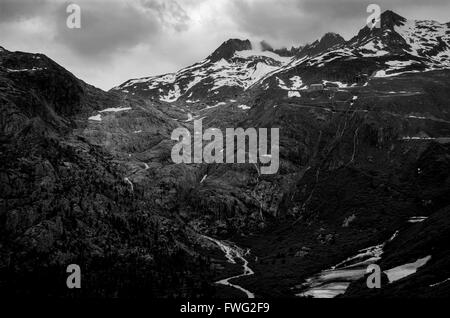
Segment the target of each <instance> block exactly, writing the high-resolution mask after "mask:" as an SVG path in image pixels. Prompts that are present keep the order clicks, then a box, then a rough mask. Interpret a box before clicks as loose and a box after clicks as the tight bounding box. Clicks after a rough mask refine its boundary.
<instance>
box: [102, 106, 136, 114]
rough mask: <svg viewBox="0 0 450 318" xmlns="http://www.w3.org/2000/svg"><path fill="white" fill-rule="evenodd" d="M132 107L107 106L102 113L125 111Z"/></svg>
mask: <svg viewBox="0 0 450 318" xmlns="http://www.w3.org/2000/svg"><path fill="white" fill-rule="evenodd" d="M131 109H132V108H131V107H124V108H120V107H119V108H106V109H104V110H101V111H100V113H118V112H124V111H128V110H131Z"/></svg>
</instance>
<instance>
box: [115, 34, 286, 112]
mask: <svg viewBox="0 0 450 318" xmlns="http://www.w3.org/2000/svg"><path fill="white" fill-rule="evenodd" d="M291 59H292V58H291V57H283V56H280V55H278V54H277V53H274V52H271V51H263V50H258V49H254V48H253V46H252V45H251V42H250V41H248V40H245V41H243V40H236V39H232V40H229V41H227V42H224V43H223V44H222V45H221V46H220V47H219V48H218V49H217V50H216V51H214V53H213V54H211V55H210V56H209V57H208V58H206V59H205V60H203V61H202V62H200V63H196V64H194V65H192V66H189V67H187V68H184V69H182V70H180V71H178V72H176V73H172V74H165V75H161V76H154V77H148V78H141V79H134V80H130V81H128V82H125V83H124V84H122V85H120V86H118V87H116V88H114V89H113V90H120V91H122V92H125V93H127V94H132V95H136V94H137V95H140V96H144V97H149V98H153V99H156V100H160V101H164V102H169V103H171V102H175V101H178V100H180V99H181V100H197V99H205V98H209V99H219V97H220V96H222V95H223V94H224V93H225V94H227V93H230V94H231V95H235V94H236V93H238V92H240V91H245V90H246V89H248V88H249V87H251V86H252V85H253V84H254V83H256V82H257V81H259V80H260V79H261V78H263V77H264V76H266V75H267V74H269V73H271V72H273V71H275V70H277V69H279V68H280V67H281V66H283V65H285V64H287V63H289V62H290V61H291Z"/></svg>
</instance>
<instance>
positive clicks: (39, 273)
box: [0, 50, 209, 298]
mask: <svg viewBox="0 0 450 318" xmlns="http://www.w3.org/2000/svg"><path fill="white" fill-rule="evenodd" d="M124 105H125V106H130V108H131V111H132V112H133V110H134V112H135V114H139V116H140V120H141V121H145V120H146V118H147V117H148V118H151V120H153V123H158V125H159V126H164V125H166V124H170V122H172V120H170V119H169V118H168V117H167V116H165V115H164V114H162V113H160V112H158V111H156V110H154V109H152V108H151V107H150V106H149V105H148V104H145V103H141V102H139V101H134V100H126V99H124V98H123V96H120V95H117V94H114V93H106V92H103V91H101V90H99V89H96V88H94V87H91V86H89V85H87V84H85V83H83V82H82V81H80V80H78V79H77V78H75V77H74V76H73V75H72V74H71V73H69V72H68V71H66V70H65V69H63V68H62V67H61V66H59V65H57V64H56V63H55V62H53V61H52V60H50V59H49V58H47V57H45V56H44V55H38V54H29V53H22V52H9V51H7V50H2V51H0V140H1V146H0V163H1V164H0V206H1V209H0V295H2V296H3V297H7V296H9V297H11V296H24V295H26V296H32V297H35V296H39V297H42V296H53V297H97V298H98V297H139V296H142V295H146V296H148V297H173V296H176V295H178V296H182V297H183V296H184V297H188V296H197V295H199V294H202V293H203V292H204V291H207V290H208V287H207V286H208V285H207V284H208V282H209V279H207V280H205V279H204V278H202V277H201V276H198V277H197V276H196V275H197V274H192V273H198V274H200V273H202V272H204V270H206V269H207V268H208V267H207V263H206V262H205V260H204V259H202V257H201V256H200V255H199V254H197V253H196V252H195V249H196V248H195V244H196V243H195V235H194V233H193V232H190V231H189V230H188V229H186V228H185V227H182V226H181V225H180V223H179V222H177V221H176V220H174V219H168V218H167V217H166V216H164V214H167V212H166V211H161V210H160V208H159V207H158V206H156V205H155V204H154V203H153V202H152V201H149V200H146V199H145V198H144V197H143V195H142V193H141V192H139V189H136V188H135V187H134V186H133V185H132V184H130V182H129V181H127V179H125V176H126V169H125V168H124V167H123V166H122V164H121V163H120V162H117V161H116V158H114V157H113V156H112V155H111V153H109V152H107V151H106V150H105V148H102V147H100V146H98V145H93V144H92V143H91V142H88V138H86V137H84V136H81V135H78V136H77V135H75V134H74V131H76V130H77V129H81V130H83V129H84V128H85V127H88V126H89V123H90V121H89V120H88V117H89V116H93V115H95V114H96V113H98V111H101V110H105V109H109V108H111V107H124ZM142 108H144V110H142ZM146 108H148V110H147V111H146ZM108 112H109V111H108ZM101 114H105V117H107V118H111V117H112V115H111V114H107V113H101ZM136 116H138V115H136ZM105 121H106V119H105ZM128 122H129V121H128ZM155 126H156V125H155ZM154 134H157V133H156V132H155V133H154ZM190 236H191V237H190ZM192 237H193V238H194V239H193V238H192ZM70 264H79V265H80V267H81V271H82V272H81V273H82V285H83V289H81V290H69V289H68V288H67V287H66V285H65V282H66V278H67V273H66V267H67V266H68V265H70ZM189 268H192V269H189ZM194 268H195V270H193V269H194ZM188 272H191V274H188ZM205 275H207V274H205ZM161 277H164V279H162V278H161ZM188 277H189V278H188ZM195 277H197V278H195ZM193 278H194V279H193ZM186 279H193V281H188V280H186ZM200 287H201V288H200Z"/></svg>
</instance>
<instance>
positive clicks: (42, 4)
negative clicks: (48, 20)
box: [0, 0, 50, 23]
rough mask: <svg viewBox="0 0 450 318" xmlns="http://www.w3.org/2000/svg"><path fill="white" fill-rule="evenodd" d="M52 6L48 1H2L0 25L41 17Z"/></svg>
mask: <svg viewBox="0 0 450 318" xmlns="http://www.w3.org/2000/svg"><path fill="white" fill-rule="evenodd" d="M49 6H50V3H49V1H47V0H34V1H29V0H0V23H7V22H11V21H16V20H23V19H28V18H31V17H34V16H37V15H41V14H42V13H44V12H45V11H46V10H48V8H49Z"/></svg>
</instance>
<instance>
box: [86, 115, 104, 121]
mask: <svg viewBox="0 0 450 318" xmlns="http://www.w3.org/2000/svg"><path fill="white" fill-rule="evenodd" d="M89 120H92V121H102V115H100V114H98V115H95V116H91V117H89Z"/></svg>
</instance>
